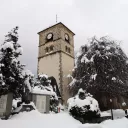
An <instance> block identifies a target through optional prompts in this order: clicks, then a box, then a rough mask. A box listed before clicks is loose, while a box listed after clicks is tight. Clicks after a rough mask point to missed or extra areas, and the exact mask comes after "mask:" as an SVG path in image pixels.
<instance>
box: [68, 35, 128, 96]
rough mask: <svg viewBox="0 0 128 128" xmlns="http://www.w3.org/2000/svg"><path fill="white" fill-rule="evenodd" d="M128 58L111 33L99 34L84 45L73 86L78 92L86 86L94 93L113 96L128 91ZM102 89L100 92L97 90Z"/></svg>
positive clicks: (78, 60) (125, 94)
mask: <svg viewBox="0 0 128 128" xmlns="http://www.w3.org/2000/svg"><path fill="white" fill-rule="evenodd" d="M127 62H128V58H127V56H126V54H125V53H124V52H123V50H122V49H121V47H120V45H119V43H118V41H115V40H112V39H110V38H109V37H102V38H100V39H97V38H96V37H94V38H92V39H91V40H89V43H88V45H84V46H82V47H81V48H80V51H79V53H78V54H77V61H76V66H75V71H74V82H72V83H71V84H70V88H71V90H72V91H73V92H74V94H76V91H77V90H78V89H79V88H83V89H85V90H87V91H88V92H91V93H92V94H93V95H95V94H99V95H100V94H101V93H103V94H104V95H105V94H108V95H109V96H117V95H122V96H127V94H128V63H127ZM97 92H99V93H97Z"/></svg>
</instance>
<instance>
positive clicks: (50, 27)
mask: <svg viewBox="0 0 128 128" xmlns="http://www.w3.org/2000/svg"><path fill="white" fill-rule="evenodd" d="M59 24H61V25H63V26H64V27H65V28H67V29H68V30H69V31H70V32H71V33H73V32H72V31H71V30H70V29H69V28H68V27H67V26H65V25H64V24H63V23H61V22H59V23H57V24H54V25H52V26H50V27H48V28H46V29H44V30H42V31H40V32H38V34H39V33H41V32H44V31H46V30H47V29H49V28H52V27H55V26H57V25H59ZM73 35H75V33H73Z"/></svg>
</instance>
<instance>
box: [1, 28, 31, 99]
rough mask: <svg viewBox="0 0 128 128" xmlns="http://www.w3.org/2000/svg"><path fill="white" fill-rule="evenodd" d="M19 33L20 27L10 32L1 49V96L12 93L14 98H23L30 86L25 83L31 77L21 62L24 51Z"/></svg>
mask: <svg viewBox="0 0 128 128" xmlns="http://www.w3.org/2000/svg"><path fill="white" fill-rule="evenodd" d="M17 31H18V27H15V28H14V29H12V30H11V31H10V32H8V34H7V35H6V36H5V41H4V43H3V44H2V45H1V47H0V83H1V84H0V95H3V94H7V93H10V92H11V93H13V96H14V98H19V97H23V95H24V94H25V93H26V88H28V86H27V85H26V84H25V81H26V79H27V78H28V77H29V75H26V73H27V72H26V71H25V70H24V67H25V65H23V64H21V62H20V61H19V57H20V56H21V55H22V52H23V49H22V47H21V46H20V44H19V43H18V38H19V37H18V32H17ZM23 71H24V74H23ZM25 72H26V73H25Z"/></svg>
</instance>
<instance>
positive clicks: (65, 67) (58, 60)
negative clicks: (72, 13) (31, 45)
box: [38, 22, 75, 103]
mask: <svg viewBox="0 0 128 128" xmlns="http://www.w3.org/2000/svg"><path fill="white" fill-rule="evenodd" d="M38 34H39V53H38V74H39V73H45V74H47V75H48V76H54V77H55V79H56V80H57V84H58V86H59V89H60V93H61V96H62V100H63V102H64V103H66V101H67V99H68V98H69V93H68V88H67V85H68V84H69V82H70V81H71V79H69V78H68V77H67V75H68V74H72V69H73V68H74V35H75V34H74V33H73V32H72V31H71V30H70V29H69V28H67V27H66V26H65V25H64V24H63V23H61V22H60V23H57V24H55V25H53V26H51V27H49V28H46V29H44V30H43V31H40V32H39V33H38Z"/></svg>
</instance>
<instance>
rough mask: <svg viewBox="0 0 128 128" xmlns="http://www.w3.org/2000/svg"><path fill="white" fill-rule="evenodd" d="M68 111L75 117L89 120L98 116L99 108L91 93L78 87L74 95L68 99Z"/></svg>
mask: <svg viewBox="0 0 128 128" xmlns="http://www.w3.org/2000/svg"><path fill="white" fill-rule="evenodd" d="M67 103H68V111H69V113H70V114H71V115H72V116H73V117H74V118H76V119H78V120H80V121H81V119H83V120H91V119H93V118H97V117H100V109H99V104H98V102H97V100H95V99H94V98H93V97H92V95H91V94H89V93H86V92H85V91H84V90H83V89H79V91H78V93H77V95H76V96H74V97H72V98H70V99H68V101H67Z"/></svg>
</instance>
